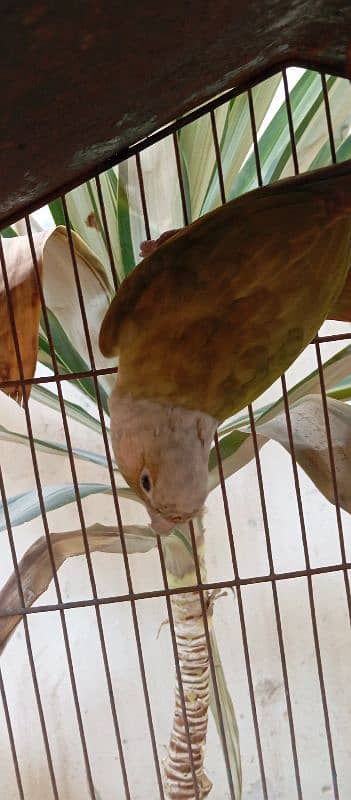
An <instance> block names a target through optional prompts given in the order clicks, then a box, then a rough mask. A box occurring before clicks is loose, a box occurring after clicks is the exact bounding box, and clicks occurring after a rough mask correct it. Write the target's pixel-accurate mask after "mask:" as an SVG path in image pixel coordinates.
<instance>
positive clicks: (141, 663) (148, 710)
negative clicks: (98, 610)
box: [61, 197, 164, 800]
mask: <svg viewBox="0 0 351 800" xmlns="http://www.w3.org/2000/svg"><path fill="white" fill-rule="evenodd" d="M61 199H62V205H63V211H64V216H65V223H66V228H67V234H68V241H69V246H70V252H71V259H72V266H73V270H74V275H75V281H76V288H77V292H78V300H79V307H80V312H81V317H82V323H83V327H84V333H85V337H86V343H87V347H88V353H89V359H90V364H91V369H92V377H93V380H94V387H95V393H96V401H97V406H98V410H99V418H100V424H101V431H102V435H103V440H104V445H105V452H106V458H107V462H108V469H109V475H110V481H111V487H112V494H113V499H114V504H115V511H116V517H117V523H118V526H119V534H120V538H121V545H122V554H123V560H124V567H125V571H126V578H127V584H128V589H129V591H130V592H132V578H131V572H130V566H129V560H128V552H127V547H126V542H125V537H124V531H123V524H122V518H121V514H120V509H119V501H118V493H117V489H116V483H115V475H114V470H113V465H112V459H111V453H110V448H109V442H108V437H107V431H106V424H105V417H104V412H103V407H102V401H101V395H100V386H99V383H98V380H97V376H96V368H95V359H94V354H93V350H92V345H91V339H90V331H89V326H88V320H87V316H86V311H85V306H84V297H83V292H82V287H81V284H80V278H79V272H78V265H77V260H76V255H75V250H74V243H73V237H72V231H71V225H70V219H69V215H68V211H67V204H66V200H65V198H64V197H62V198H61ZM72 457H73V454H72ZM73 464H74V457H73ZM72 475H73V472H72ZM74 481H75V484H76V485H77V490H78V493H77V494H78V496H79V488H78V484H77V482H76V476H75V479H74ZM80 503H81V501H80ZM81 521H82V523H83V525H82V532H83V536H84V544H85V547H86V550H87V551H88V552H89V543H88V538H87V533H86V528H85V524H84V516H83V512H82V515H81ZM89 558H90V555H89ZM93 593H94V594H95V595H96V586H95V581H94V588H93ZM131 609H132V618H133V626H134V634H135V639H136V645H137V651H138V659H139V668H140V673H141V680H142V686H143V691H144V700H145V706H146V713H147V718H148V724H149V732H150V738H151V743H152V750H153V757H154V764H155V771H156V777H157V782H158V787H159V793H160V797H161V800H164V791H163V784H162V776H161V770H160V764H159V758H158V753H157V743H156V737H155V731H154V723H153V719H152V712H151V704H150V698H149V691H148V686H147V680H146V672H145V665H144V658H143V652H142V645H141V638H140V632H139V623H138V618H137V611H136V607H135V604H134V603H133V601H132V600H131ZM119 741H120V738H119ZM125 774H126V773H125Z"/></svg>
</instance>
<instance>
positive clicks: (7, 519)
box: [0, 237, 59, 800]
mask: <svg viewBox="0 0 351 800" xmlns="http://www.w3.org/2000/svg"><path fill="white" fill-rule="evenodd" d="M0 262H1V269H2V277H3V281H4V288H5V295H6V301H7V307H8V313H9V320H10V325H11V330H12V336H13V343H14V348H15V353H16V360H17V365H18V372H19V376H20V380H24V371H23V364H22V357H21V352H20V348H19V342H18V336H17V328H16V321H15V316H14V311H13V306H12V303H11V294H10V287H9V282H8V277H7V270H6V264H5V257H4V250H3V246H2V240H1V237H0ZM23 407H24V411H25V416H26V422H27V429H28V436H29V440H30V446H31V448H32V444H33V435H31V434H32V429H31V420H30V416H29V409H28V400H27V395H26V391H25V390H24V391H23ZM0 491H1V500H2V504H3V508H4V515H5V522H6V526H7V531H8V537H9V542H10V549H11V555H12V561H13V566H14V570H15V573H16V579H17V585H18V593H19V597H20V601H21V605H22V607H25V600H24V595H23V590H22V584H21V580H20V576H19V571H18V563H17V556H16V549H15V545H14V541H13V534H12V527H11V521H10V515H9V511H8V507H7V499H6V493H5V486H4V482H3V476H2V470H1V467H0ZM23 625H24V632H25V638H26V645H27V652H28V658H29V663H30V669H31V674H32V681H33V687H34V693H35V698H36V702H37V708H38V714H39V719H40V725H41V730H42V736H43V740H44V747H45V753H46V758H47V762H48V770H49V774H50V780H51V786H52V791H53V795H54V798H55V800H59V794H58V790H57V784H56V777H55V773H54V768H53V763H52V756H51V750H50V745H49V739H48V734H47V729H46V722H45V717H44V712H43V706H42V701H41V695H40V690H39V683H38V678H37V674H36V668H35V662H34V658H33V651H32V645H31V639H30V634H29V626H28V619H27V617H26V616H24V617H23Z"/></svg>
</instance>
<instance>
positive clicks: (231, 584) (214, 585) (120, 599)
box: [0, 561, 351, 618]
mask: <svg viewBox="0 0 351 800" xmlns="http://www.w3.org/2000/svg"><path fill="white" fill-rule="evenodd" d="M345 570H351V561H347V562H346V563H345V564H331V565H328V566H324V567H310V568H309V569H299V570H294V571H290V572H274V573H270V574H269V575H255V576H252V577H248V578H229V579H228V580H224V581H212V582H211V581H210V582H208V583H194V584H192V585H189V586H181V587H177V586H176V587H173V588H172V589H155V590H154V591H151V590H150V591H145V592H128V593H126V594H120V595H109V596H108V597H97V598H96V599H95V598H91V599H89V600H68V601H67V602H62V603H51V604H47V605H39V606H30V607H28V608H24V607H23V606H18V607H17V608H10V609H0V618H1V617H16V616H25V615H27V614H37V613H39V612H44V611H60V610H61V609H65V608H86V607H90V606H94V605H108V604H109V603H128V602H130V600H133V601H134V600H149V599H150V600H152V599H154V598H156V597H166V596H168V595H170V596H171V595H175V594H183V593H184V594H187V593H188V592H194V591H197V590H200V591H202V590H204V591H206V590H212V589H235V588H236V587H237V586H251V585H254V584H258V583H273V582H274V581H288V580H291V579H293V578H307V577H309V576H312V577H313V576H315V575H326V574H328V573H334V572H344V571H345Z"/></svg>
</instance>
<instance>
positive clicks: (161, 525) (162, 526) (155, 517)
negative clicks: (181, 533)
mask: <svg viewBox="0 0 351 800" xmlns="http://www.w3.org/2000/svg"><path fill="white" fill-rule="evenodd" d="M202 511H203V509H200V510H199V511H198V514H197V515H196V516H199V515H200V514H201V513H202ZM148 512H149V516H150V520H151V527H152V529H153V530H154V531H155V533H157V534H158V535H159V536H166V535H167V534H168V533H170V532H171V531H172V530H174V528H176V527H177V525H184V523H186V522H190V520H191V519H192V517H177V518H173V519H166V518H165V517H162V515H161V514H160V513H159V512H158V511H155V510H154V509H153V508H150V507H148Z"/></svg>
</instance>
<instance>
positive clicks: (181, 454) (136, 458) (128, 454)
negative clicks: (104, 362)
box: [110, 393, 217, 533]
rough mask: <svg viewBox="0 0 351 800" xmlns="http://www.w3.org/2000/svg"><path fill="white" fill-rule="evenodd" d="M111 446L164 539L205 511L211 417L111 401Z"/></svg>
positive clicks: (117, 399) (113, 397)
mask: <svg viewBox="0 0 351 800" xmlns="http://www.w3.org/2000/svg"><path fill="white" fill-rule="evenodd" d="M110 410H111V432H112V445H113V449H114V453H115V457H116V461H117V463H118V465H119V467H120V470H121V472H122V474H123V475H124V477H125V479H126V481H127V482H128V483H129V485H130V486H131V487H132V488H133V489H134V490H135V491H136V492H137V493H138V495H139V497H141V498H142V500H143V501H144V503H145V505H146V507H147V509H148V512H149V514H150V518H151V524H152V526H153V528H154V530H156V532H158V533H166V532H168V531H170V530H172V528H174V527H175V526H176V525H177V524H180V523H182V522H186V521H187V520H189V519H191V518H192V517H195V516H196V515H197V514H199V513H200V512H201V510H202V507H203V504H204V502H205V500H206V496H207V491H208V488H207V487H208V457H209V450H210V446H211V441H212V439H213V435H214V432H215V429H216V427H217V421H216V420H214V419H213V418H212V417H209V416H208V415H207V414H203V413H202V412H198V411H189V410H188V409H183V408H179V407H172V408H169V407H167V406H161V405H160V404H158V403H154V402H153V401H148V400H142V401H140V400H139V401H135V400H133V399H132V398H130V397H129V398H122V400H121V398H120V397H118V396H116V394H114V393H113V394H112V395H111V397H110Z"/></svg>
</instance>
